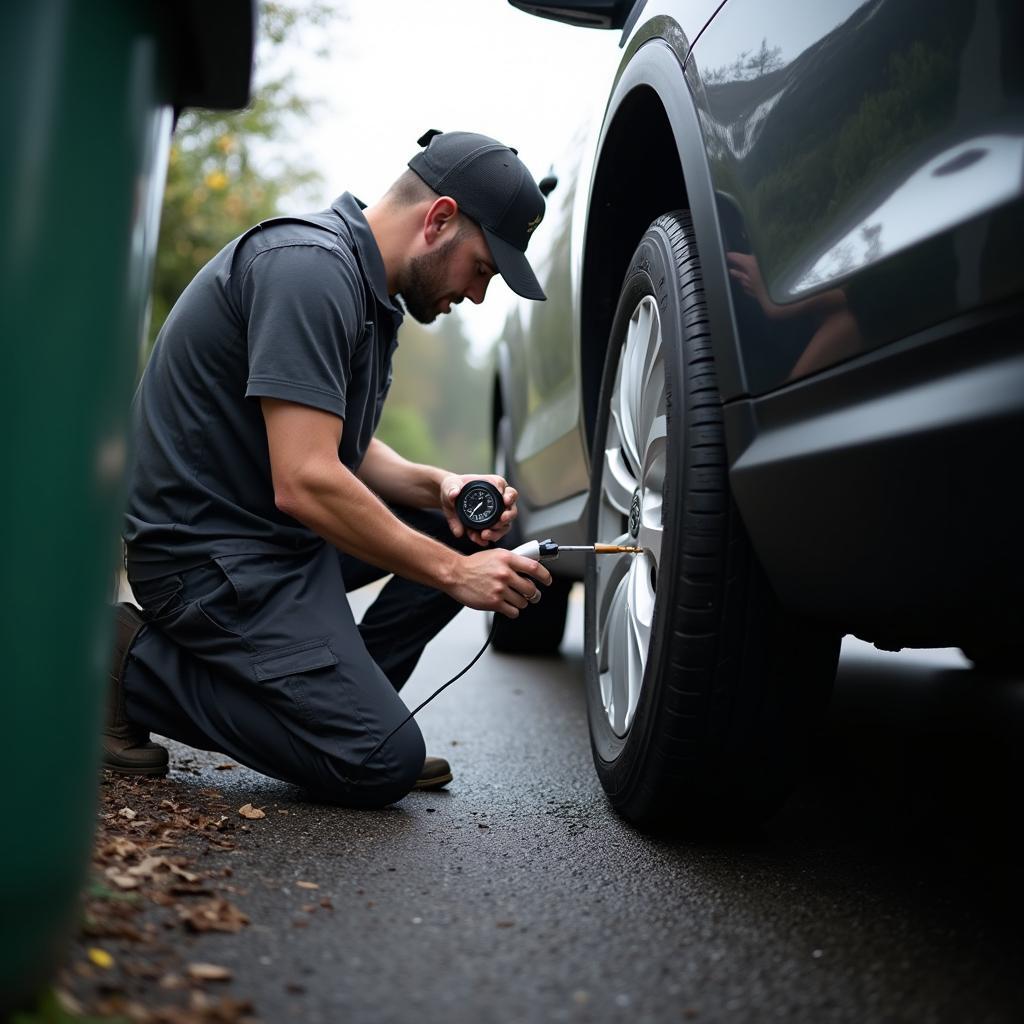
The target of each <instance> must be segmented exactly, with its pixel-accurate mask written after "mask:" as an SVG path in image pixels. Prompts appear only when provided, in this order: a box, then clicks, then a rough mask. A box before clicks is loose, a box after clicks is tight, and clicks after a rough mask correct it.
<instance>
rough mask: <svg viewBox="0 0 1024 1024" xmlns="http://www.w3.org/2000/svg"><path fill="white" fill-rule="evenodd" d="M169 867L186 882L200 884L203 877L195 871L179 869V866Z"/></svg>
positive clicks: (172, 865)
mask: <svg viewBox="0 0 1024 1024" xmlns="http://www.w3.org/2000/svg"><path fill="white" fill-rule="evenodd" d="M168 866H169V867H170V869H171V871H173V872H174V874H176V875H177V876H178V877H179V878H181V879H183V880H184V881H186V882H198V881H199V879H200V878H202V877H203V876H202V875H197V874H196V873H195V872H194V871H186V870H185V869H184V868H179V867H178V865H177V864H169V865H168Z"/></svg>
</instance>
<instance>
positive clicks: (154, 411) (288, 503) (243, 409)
mask: <svg viewBox="0 0 1024 1024" xmlns="http://www.w3.org/2000/svg"><path fill="white" fill-rule="evenodd" d="M420 145H421V146H423V147H425V148H424V149H423V150H422V151H421V152H419V153H417V155H416V156H414V157H413V158H412V160H410V161H409V170H407V171H406V172H405V173H404V174H403V175H402V177H401V178H399V179H398V181H397V182H395V184H394V185H393V186H392V187H391V189H390V190H389V191H388V192H387V194H386V195H385V196H384V197H383V199H381V200H380V201H379V202H378V203H376V204H375V205H374V206H372V207H369V208H368V209H365V210H362V209H361V208H360V204H359V203H358V202H357V201H356V200H355V199H354V198H353V197H352V196H350V195H348V194H345V195H343V196H342V197H341V198H339V199H338V200H336V201H335V203H334V204H333V205H332V207H331V208H330V209H329V210H326V211H324V212H323V213H319V214H315V215H311V216H309V217H303V218H279V219H276V220H273V221H268V222H266V223H264V224H261V225H258V226H257V227H255V228H253V229H252V230H251V231H249V232H248V233H246V234H244V235H242V236H241V237H240V238H238V239H236V240H235V241H234V242H232V243H231V244H229V245H228V246H227V247H226V248H225V249H224V250H222V251H221V252H220V253H219V254H218V255H217V256H216V257H215V258H214V259H213V260H212V261H211V262H210V263H209V264H207V266H206V267H204V268H203V269H202V270H201V271H200V272H199V274H198V275H197V276H196V278H195V279H194V280H193V281H192V283H191V284H190V285H189V286H188V288H187V289H186V290H185V292H184V293H183V294H182V296H181V298H180V299H179V300H178V302H177V303H176V305H175V307H174V308H173V309H172V311H171V313H170V315H169V316H168V318H167V322H166V324H165V325H164V327H163V329H162V330H161V332H160V336H159V338H158V339H157V343H156V347H155V348H154V351H153V356H152V358H151V360H150V363H149V365H148V367H147V368H146V371H145V374H144V376H143V379H142V381H141V383H140V385H139V389H138V392H137V394H136V398H135V403H134V409H133V411H134V417H135V430H136V436H135V445H136V454H135V465H134V468H133V472H132V476H131V482H130V490H129V502H128V511H127V515H126V526H125V542H126V563H127V568H128V578H129V580H130V582H131V585H132V589H133V591H134V594H135V596H136V599H137V600H138V601H139V603H140V604H141V606H142V614H141V615H140V614H139V613H138V612H137V610H136V609H135V608H134V607H133V606H131V605H124V604H122V605H119V606H118V610H117V636H116V639H115V651H114V662H113V668H112V673H111V699H110V708H109V714H108V721H107V726H106V731H105V734H104V743H103V745H104V765H105V766H106V767H108V768H110V769H112V770H115V771H121V772H125V773H133V774H160V773H162V772H164V771H166V768H167V752H166V750H164V748H162V747H159V746H157V745H156V744H154V743H151V742H149V732H150V731H153V732H158V733H160V734H162V735H165V736H170V737H171V738H173V739H177V740H180V741H182V742H184V743H187V744H190V745H191V746H194V747H199V748H202V749H208V750H218V751H221V752H223V753H225V754H227V755H229V756H231V757H233V758H235V759H236V760H238V761H240V762H241V763H243V764H246V765H249V766H250V767H252V768H255V769H256V770H258V771H260V772H263V773H265V774H267V775H271V776H274V777H276V778H280V779H285V780H287V781H290V782H294V783H296V784H299V785H302V786H304V787H305V788H307V789H308V790H309V791H310V792H311V793H312V794H313V795H314V796H316V797H317V798H320V799H326V800H331V801H335V802H339V803H343V804H347V805H349V806H355V807H378V806H382V805H384V804H388V803H391V802H392V801H394V800H397V799H399V798H400V797H402V796H403V795H405V793H407V792H408V791H409V790H410V789H411V788H413V787H414V786H418V787H420V788H433V787H437V786H441V785H444V784H445V783H446V782H448V781H449V780H450V779H451V772H450V768H449V766H448V764H447V762H446V761H444V760H443V759H441V758H426V757H425V751H424V746H423V738H422V736H421V734H420V731H419V727H418V726H417V725H416V723H415V721H410V722H409V723H407V724H406V725H404V726H402V727H401V728H400V729H398V731H397V732H396V733H395V734H394V736H392V737H391V738H390V739H389V740H388V741H387V742H386V743H384V744H383V746H381V748H380V749H379V750H377V752H376V753H373V751H374V750H375V748H376V747H377V746H378V744H380V743H381V741H382V740H384V738H385V737H386V736H387V735H388V734H389V733H390V732H391V730H392V729H394V728H395V727H396V726H397V725H398V724H399V723H400V722H401V721H402V719H403V718H404V717H405V716H406V714H407V709H406V707H405V705H404V703H403V702H402V701H401V699H400V698H399V696H398V694H397V692H396V691H397V690H398V689H399V688H400V687H401V686H402V684H403V683H404V682H405V681H406V679H407V678H408V677H409V675H410V673H411V672H412V670H413V668H414V666H415V665H416V661H417V659H418V658H419V655H420V653H421V651H422V650H423V647H424V645H425V644H426V643H427V641H428V640H430V638H431V637H433V636H434V635H435V634H436V633H437V632H438V631H439V630H440V629H441V628H442V627H443V626H444V625H445V623H447V622H448V621H449V620H450V619H451V618H452V616H453V615H454V614H455V613H456V612H457V611H458V610H459V609H460V608H461V607H462V606H463V605H466V606H468V607H471V608H478V609H486V610H490V611H493V612H496V613H498V614H502V615H507V616H509V617H513V618H514V617H515V616H517V615H518V614H519V611H520V609H522V608H524V607H526V604H527V602H530V601H536V600H539V598H540V592H539V590H538V587H537V585H536V583H535V582H534V581H535V580H536V581H540V582H542V583H544V584H548V583H550V582H551V577H550V575H549V573H548V572H547V570H546V569H545V568H544V567H543V566H541V565H540V564H539V563H538V562H535V561H534V560H532V559H528V558H523V557H522V556H519V555H515V554H513V553H511V552H509V551H506V550H502V549H498V548H486V545H488V544H489V543H491V542H493V541H496V540H499V539H500V538H501V537H502V536H503V535H504V534H505V533H506V532H507V531H508V529H509V525H510V524H511V522H512V520H513V518H514V517H515V515H516V504H515V503H516V492H515V490H514V489H513V488H511V487H509V486H508V482H507V481H506V480H504V479H502V478H500V477H493V476H492V477H488V479H490V480H491V481H492V482H493V483H495V484H496V486H498V487H499V489H501V490H502V491H503V494H504V501H505V506H506V507H505V510H504V512H503V514H502V517H501V521H500V522H499V523H498V524H496V525H495V526H494V527H493V528H491V529H488V530H484V531H482V532H473V531H471V532H469V534H468V536H467V535H465V531H464V530H463V528H462V526H461V524H460V523H459V521H458V519H457V517H456V515H455V511H454V500H455V498H456V496H457V495H458V492H459V489H460V488H461V486H462V484H463V483H464V482H465V481H466V480H469V479H471V477H469V476H460V475H457V474H454V473H448V472H445V471H443V470H441V469H438V468H436V467H432V466H423V465H416V464H412V463H410V462H407V461H406V460H405V459H403V458H402V457H401V456H400V455H398V454H397V453H396V452H394V451H392V450H391V449H390V448H388V447H387V446H386V445H385V444H383V443H382V442H380V441H379V440H377V439H375V438H374V437H373V433H374V430H375V428H376V426H377V423H378V421H379V419H380V413H381V407H382V404H383V402H384V398H385V396H386V394H387V390H388V386H389V384H390V378H391V356H392V352H393V350H394V347H395V344H396V342H395V334H396V331H397V329H398V326H399V324H400V323H401V321H402V315H403V314H402V312H401V311H400V309H399V307H398V305H397V303H396V296H399V295H400V296H401V298H402V301H403V302H404V305H405V308H406V310H407V311H408V312H409V313H410V314H412V315H413V316H414V317H415V318H416V319H418V320H420V321H422V322H425V323H428V322H430V321H431V320H433V319H434V318H435V317H436V316H437V315H438V314H439V313H447V312H449V311H450V309H451V307H452V305H453V304H456V303H459V302H461V301H462V300H463V298H469V299H470V300H471V301H473V302H482V301H483V299H484V295H485V293H486V291H487V285H488V282H489V281H490V279H491V277H492V276H493V275H494V274H495V273H501V274H502V276H503V277H504V278H505V280H506V281H507V282H508V284H509V285H510V286H511V287H512V288H513V289H515V290H516V291H517V292H519V294H521V295H524V296H526V297H528V298H533V299H543V298H544V293H543V291H542V290H541V288H540V286H539V285H538V283H537V279H536V277H535V276H534V274H533V272H532V270H531V269H530V266H529V264H528V263H527V261H526V257H525V250H526V245H527V242H528V241H529V237H530V234H531V233H532V231H533V229H534V228H535V227H536V225H537V224H538V223H539V222H540V219H541V217H542V216H543V213H544V199H543V196H542V195H541V193H540V191H539V189H538V188H537V185H536V183H535V182H534V181H533V178H532V177H531V176H530V174H529V172H528V171H527V170H526V167H525V166H524V165H523V164H522V162H521V161H520V160H519V158H518V157H517V155H516V153H515V151H514V150H511V149H509V148H508V147H506V146H503V145H501V144H500V143H498V142H495V141H494V140H493V139H490V138H487V137H486V136H482V135H476V134H471V133H466V132H451V133H440V132H428V133H427V135H425V136H424V137H423V138H422V139H421V140H420ZM484 548H486V550H484ZM387 573H394V577H393V579H392V580H391V581H390V582H389V583H388V584H387V585H386V586H385V587H384V589H383V590H382V592H381V594H380V596H379V597H378V598H377V600H376V602H375V603H374V604H373V606H372V607H371V608H370V609H369V610H368V611H367V613H366V615H365V616H364V618H363V621H362V622H361V623H360V624H359V625H358V626H357V625H356V623H355V621H354V620H353V617H352V612H351V609H350V608H349V605H348V601H347V599H346V593H347V591H348V590H351V589H353V588H355V587H358V586H361V585H362V584H364V583H366V582H369V581H371V580H373V579H377V578H380V577H382V576H384V575H386V574H387ZM371 754H372V756H370V755H371ZM367 758H369V760H367ZM364 761H365V762H366V763H365V764H364Z"/></svg>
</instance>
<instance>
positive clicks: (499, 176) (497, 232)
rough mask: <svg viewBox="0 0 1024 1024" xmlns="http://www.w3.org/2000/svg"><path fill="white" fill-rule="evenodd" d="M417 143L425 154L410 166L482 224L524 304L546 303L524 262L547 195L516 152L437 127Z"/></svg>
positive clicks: (500, 266)
mask: <svg viewBox="0 0 1024 1024" xmlns="http://www.w3.org/2000/svg"><path fill="white" fill-rule="evenodd" d="M418 142H419V145H421V146H423V147H424V149H423V150H422V151H421V152H419V153H417V154H416V155H415V156H414V157H413V158H412V159H411V160H410V161H409V166H410V167H411V168H412V170H414V171H415V172H416V173H417V174H418V175H419V176H420V177H421V178H422V179H423V180H424V181H425V182H426V183H427V184H428V185H429V186H430V187H431V188H432V189H433V190H434V191H435V192H436V193H438V195H442V196H451V197H452V199H454V200H455V201H456V202H457V203H458V204H459V209H460V210H462V212H463V213H464V214H466V216H467V217H470V218H472V219H473V220H474V221H476V223H477V224H479V225H480V227H481V229H482V230H483V233H484V236H485V237H486V239H487V244H488V245H489V246H490V248H491V255H492V256H493V257H494V262H495V263H496V264H497V267H498V272H499V273H500V274H501V276H502V277H503V278H504V279H505V282H506V283H507V284H508V286H509V288H511V289H512V290H513V291H514V292H517V293H518V294H519V295H522V296H523V298H526V299H544V298H547V296H546V295H545V294H544V289H543V288H541V286H540V283H539V282H538V281H537V277H536V275H535V274H534V272H533V269H532V268H531V267H530V264H529V263H527V262H526V246H527V243H528V242H529V241H530V235H532V234H533V232H534V229H535V228H536V227H537V225H538V224H539V223H540V222H541V219H542V218H543V217H544V196H543V195H542V194H541V191H540V189H539V188H538V187H537V183H536V182H535V181H534V180H533V177H532V176H531V175H530V172H529V171H528V170H527V169H526V165H525V164H524V163H523V162H522V160H520V159H519V157H518V155H517V153H516V151H515V150H514V149H512V148H511V147H509V146H505V145H502V144H501V143H500V142H498V141H496V140H495V139H492V138H489V137H488V136H486V135H477V134H476V133H475V132H439V131H437V129H434V128H432V129H431V130H430V131H429V132H427V133H426V134H425V135H423V136H422V137H421V138H420V139H419V140H418Z"/></svg>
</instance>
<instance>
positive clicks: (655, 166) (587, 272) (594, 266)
mask: <svg viewBox="0 0 1024 1024" xmlns="http://www.w3.org/2000/svg"><path fill="white" fill-rule="evenodd" d="M688 205H689V203H688V200H687V196H686V184H685V182H684V180H683V171H682V167H681V166H680V163H679V154H678V151H677V150H676V143H675V137H674V135H673V132H672V126H671V124H670V122H669V119H668V115H667V114H666V113H665V108H664V106H663V105H662V103H661V100H660V99H659V98H658V95H657V93H656V92H655V91H654V90H653V89H651V88H650V87H648V86H641V87H639V88H637V89H634V90H633V91H632V92H631V93H630V94H629V95H628V96H627V97H626V98H625V99H624V100H623V101H622V103H621V104H620V106H619V109H618V110H617V111H616V113H615V119H614V120H613V121H612V123H611V126H610V127H609V129H608V132H607V134H606V135H605V139H604V143H603V145H602V147H601V156H600V159H599V163H598V167H597V172H596V174H595V176H594V186H593V189H592V190H591V196H590V209H589V210H588V213H587V239H586V252H585V254H584V258H583V281H582V296H581V298H582V301H581V304H580V308H581V310H582V319H581V323H580V338H581V352H580V371H581V388H582V394H583V414H584V422H585V424H586V430H587V444H588V447H589V445H590V443H591V441H592V439H593V432H594V421H595V418H596V414H597V399H598V393H599V391H600V387H601V374H602V372H603V370H604V360H605V351H606V348H607V345H608V333H609V331H610V330H611V325H612V318H613V317H614V315H615V307H616V305H617V304H618V300H619V291H620V289H621V287H622V279H623V277H624V276H625V274H626V268H627V266H628V264H629V258H630V256H632V255H633V251H634V250H635V249H636V247H637V244H638V243H639V241H640V239H641V237H643V233H644V232H645V231H646V230H647V228H648V227H649V226H650V224H651V222H652V221H654V220H656V219H657V218H658V217H659V216H660V215H661V214H663V213H667V212H668V211H670V210H677V209H680V208H684V207H687V206H688Z"/></svg>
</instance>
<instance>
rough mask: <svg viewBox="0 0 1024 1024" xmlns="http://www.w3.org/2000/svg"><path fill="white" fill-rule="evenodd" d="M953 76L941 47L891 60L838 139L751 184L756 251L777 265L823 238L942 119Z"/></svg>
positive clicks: (802, 151)
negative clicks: (758, 228)
mask: <svg viewBox="0 0 1024 1024" xmlns="http://www.w3.org/2000/svg"><path fill="white" fill-rule="evenodd" d="M955 71H956V68H955V63H954V61H953V59H952V57H951V56H950V53H949V49H948V47H947V46H930V45H928V44H926V43H924V42H921V41H917V42H914V43H913V44H912V45H911V46H910V47H909V48H908V49H907V50H906V51H904V52H902V53H894V54H892V55H891V56H890V58H889V62H888V67H887V68H886V70H885V73H884V74H883V75H881V76H879V84H878V87H877V88H876V89H875V90H873V91H871V92H869V93H868V94H867V95H865V96H864V97H863V99H862V100H861V102H860V103H859V105H858V106H857V107H856V109H853V110H851V112H850V115H849V116H848V117H847V118H846V120H845V123H844V124H843V127H842V130H841V131H840V132H838V133H834V132H831V131H829V132H823V133H821V135H820V138H819V140H818V142H817V144H816V145H811V146H804V147H801V146H799V145H794V146H793V147H792V148H791V150H790V152H791V153H792V155H791V156H790V157H789V159H788V160H786V161H785V162H784V163H782V165H781V166H780V168H779V170H778V171H776V172H775V173H774V174H771V175H768V176H766V177H765V178H763V179H762V180H761V181H759V182H757V183H756V184H754V187H753V190H752V198H753V202H754V205H755V208H756V211H757V213H756V215H755V217H754V218H753V220H754V222H755V223H758V224H761V225H763V232H764V237H763V239H762V243H763V250H764V251H766V252H771V253H773V254H774V257H775V259H776V260H778V264H777V265H784V264H785V262H786V260H787V259H788V258H789V257H791V256H792V255H793V254H794V253H796V252H797V251H799V250H800V249H801V248H802V247H803V246H805V245H806V242H807V239H808V238H809V237H812V236H815V235H821V234H823V233H825V232H827V230H828V229H829V227H830V225H831V224H832V223H833V222H834V221H835V220H836V218H838V217H841V216H842V215H843V214H844V213H846V212H847V211H848V210H849V208H850V207H851V206H852V205H853V204H855V203H856V202H857V200H858V198H859V196H860V191H861V188H862V187H863V185H864V184H865V183H866V182H868V181H870V180H872V179H873V178H875V177H877V175H878V174H879V173H880V172H882V171H883V170H884V169H885V168H887V166H888V165H890V164H892V162H893V160H894V159H896V158H897V157H898V156H899V155H900V154H905V153H910V152H912V151H913V147H914V145H915V144H916V143H917V142H918V141H920V140H921V139H923V138H926V137H927V136H928V135H929V134H930V133H932V132H934V131H935V130H936V128H937V126H938V125H940V124H942V123H943V122H944V121H945V120H946V119H947V118H948V110H949V107H950V105H951V104H952V102H953V95H954V91H955V84H956V74H955ZM780 114H781V108H780ZM893 171H894V172H896V171H898V169H897V168H893Z"/></svg>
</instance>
